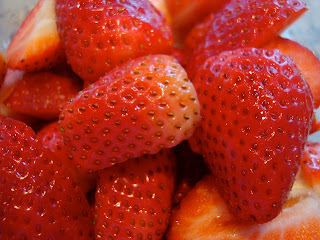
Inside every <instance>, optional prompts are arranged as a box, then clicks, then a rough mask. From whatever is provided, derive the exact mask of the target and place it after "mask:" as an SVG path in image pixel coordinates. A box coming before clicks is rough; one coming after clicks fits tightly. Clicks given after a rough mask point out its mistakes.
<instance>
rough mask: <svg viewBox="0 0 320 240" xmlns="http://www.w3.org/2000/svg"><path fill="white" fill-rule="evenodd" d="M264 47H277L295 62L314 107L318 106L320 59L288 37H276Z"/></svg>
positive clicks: (319, 104)
mask: <svg viewBox="0 0 320 240" xmlns="http://www.w3.org/2000/svg"><path fill="white" fill-rule="evenodd" d="M263 48H265V49H279V50H280V51H281V52H282V53H283V54H285V55H287V56H289V57H291V58H292V59H293V60H294V62H295V63H296V64H297V67H298V68H299V70H300V72H301V73H302V75H303V77H304V78H305V79H306V80H307V81H308V83H309V86H310V89H311V92H312V95H313V100H314V107H315V108H318V107H319V106H320V81H319V79H320V60H319V59H318V58H317V56H316V55H315V54H314V53H313V52H312V51H311V50H309V49H308V48H306V47H304V46H303V45H301V44H299V43H297V42H295V41H292V40H290V39H286V38H282V37H280V36H279V37H276V38H275V39H274V40H272V41H270V42H268V44H266V45H264V46H263Z"/></svg>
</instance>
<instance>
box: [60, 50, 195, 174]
mask: <svg viewBox="0 0 320 240" xmlns="http://www.w3.org/2000/svg"><path fill="white" fill-rule="evenodd" d="M199 110H200V105H199V102H198V99H197V96H196V91H195V89H194V87H193V85H192V83H191V82H190V81H189V79H188V77H187V74H186V72H185V70H184V69H183V68H182V67H181V65H179V63H178V62H177V61H176V60H175V59H174V58H173V57H171V56H167V55H151V56H147V57H140V58H136V59H134V60H132V61H129V62H127V63H125V64H123V65H121V66H119V67H117V68H115V69H113V70H112V71H111V72H109V73H108V74H107V75H105V76H104V77H102V78H101V79H100V80H98V81H97V82H95V83H94V84H92V85H91V86H89V87H88V88H86V89H85V90H83V91H81V93H80V94H78V95H77V96H75V97H74V99H73V101H72V102H70V103H69V104H67V105H66V106H65V107H64V109H63V111H62V112H61V114H60V123H59V124H60V127H61V130H62V136H63V138H64V142H65V144H66V145H67V147H68V154H69V157H70V159H72V160H73V161H75V162H76V164H77V165H79V167H81V168H83V169H84V170H90V169H91V170H99V169H103V168H105V167H109V166H111V165H114V164H116V163H120V162H123V161H125V160H127V159H129V158H135V157H139V156H141V155H143V154H153V153H156V152H158V151H159V150H161V149H162V148H170V147H173V146H176V145H177V144H179V143H180V142H181V141H183V140H185V139H187V138H189V137H190V136H191V135H192V133H193V131H194V129H195V126H196V125H197V124H198V122H199V121H200V112H199Z"/></svg>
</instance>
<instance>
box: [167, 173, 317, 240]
mask: <svg viewBox="0 0 320 240" xmlns="http://www.w3.org/2000/svg"><path fill="white" fill-rule="evenodd" d="M299 176H301V175H300V174H299ZM215 184H216V182H215V178H214V176H212V175H208V176H206V177H204V178H203V179H202V180H200V182H198V184H197V185H196V186H195V187H194V188H193V189H192V190H191V191H190V192H189V194H188V195H187V196H186V198H184V199H183V200H182V202H181V205H180V208H179V209H174V210H173V212H172V220H171V225H170V229H169V231H168V234H167V240H194V239H197V240H207V239H221V240H257V239H261V240H262V239H263V240H270V239H272V240H292V239H301V240H303V239H304V240H306V239H320V231H319V229H320V197H319V196H317V195H316V194H315V192H314V191H313V190H312V189H310V188H309V187H308V185H307V184H306V183H305V182H304V181H303V177H302V176H301V177H299V178H298V179H297V180H296V181H295V183H294V185H293V188H292V192H291V194H290V195H289V198H288V200H287V203H286V204H285V205H284V209H283V211H282V212H281V213H280V214H279V215H278V216H277V217H276V218H275V219H273V220H272V221H270V222H267V223H264V224H250V223H246V222H241V221H239V219H238V218H236V217H235V216H234V215H233V214H232V213H231V212H230V211H229V209H228V207H227V205H226V204H225V202H224V200H223V199H222V198H221V196H220V194H219V192H218V190H217V188H216V185H215Z"/></svg>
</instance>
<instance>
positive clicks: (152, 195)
mask: <svg viewBox="0 0 320 240" xmlns="http://www.w3.org/2000/svg"><path fill="white" fill-rule="evenodd" d="M175 161H176V160H175V158H174V154H173V153H172V150H170V149H165V150H163V151H160V152H159V153H157V154H155V155H145V156H142V157H140V158H137V159H130V160H128V161H127V162H125V163H122V164H118V165H116V166H112V167H110V168H107V169H105V170H102V171H100V172H99V176H100V179H99V181H98V184H97V190H96V204H95V234H96V239H114V240H116V239H154V240H156V239H158V240H159V239H162V236H163V235H164V233H165V231H166V229H167V226H168V224H169V218H170V213H171V204H172V195H173V191H174V183H175V164H176V162H175Z"/></svg>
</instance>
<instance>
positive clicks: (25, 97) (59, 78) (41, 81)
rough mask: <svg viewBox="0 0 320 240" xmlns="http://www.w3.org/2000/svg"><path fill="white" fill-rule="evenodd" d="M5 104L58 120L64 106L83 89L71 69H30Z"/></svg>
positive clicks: (34, 115)
mask: <svg viewBox="0 0 320 240" xmlns="http://www.w3.org/2000/svg"><path fill="white" fill-rule="evenodd" d="M14 84H15V86H14V89H13V90H12V92H11V94H10V95H9V96H8V97H7V98H6V100H5V101H4V103H5V104H6V106H7V107H8V108H10V109H11V110H13V111H15V112H17V113H21V114H25V115H28V116H32V117H35V118H39V119H43V120H52V119H57V118H58V117H59V114H60V112H61V109H62V108H63V107H64V105H65V104H66V103H67V102H68V101H69V100H70V99H71V98H72V97H73V96H74V95H75V94H76V93H78V92H79V91H80V90H81V89H82V84H83V83H82V81H81V80H80V79H79V78H78V77H77V76H75V75H74V74H73V73H71V72H62V73H53V72H30V73H24V74H23V76H22V80H20V81H19V82H18V83H14Z"/></svg>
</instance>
